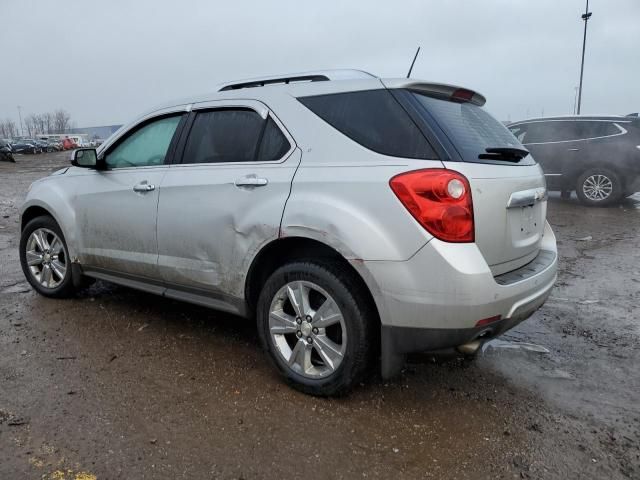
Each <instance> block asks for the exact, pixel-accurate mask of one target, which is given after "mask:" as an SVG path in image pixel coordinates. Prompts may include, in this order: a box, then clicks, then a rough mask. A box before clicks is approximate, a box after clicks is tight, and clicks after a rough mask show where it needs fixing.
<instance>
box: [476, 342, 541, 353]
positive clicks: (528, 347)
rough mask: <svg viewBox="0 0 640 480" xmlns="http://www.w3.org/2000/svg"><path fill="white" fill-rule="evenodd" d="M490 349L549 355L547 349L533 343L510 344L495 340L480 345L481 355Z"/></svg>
mask: <svg viewBox="0 0 640 480" xmlns="http://www.w3.org/2000/svg"><path fill="white" fill-rule="evenodd" d="M490 348H495V349H500V348H505V349H509V350H523V351H525V352H534V353H544V354H548V353H550V352H549V349H548V348H546V347H543V346H542V345H536V344H535V343H525V342H510V341H508V340H500V339H497V338H496V339H494V340H490V341H488V342H486V343H485V344H484V345H482V353H485V351H486V350H488V349H490Z"/></svg>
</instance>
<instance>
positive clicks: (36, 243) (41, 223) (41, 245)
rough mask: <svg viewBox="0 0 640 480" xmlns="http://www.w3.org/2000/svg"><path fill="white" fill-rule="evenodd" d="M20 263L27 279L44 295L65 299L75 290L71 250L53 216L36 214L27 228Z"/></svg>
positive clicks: (22, 239)
mask: <svg viewBox="0 0 640 480" xmlns="http://www.w3.org/2000/svg"><path fill="white" fill-rule="evenodd" d="M20 264H21V265H22V271H23V272H24V275H25V277H26V278H27V281H28V282H29V283H30V284H31V286H32V287H33V288H34V289H35V290H36V291H37V292H38V293H40V294H41V295H44V296H46V297H54V298H64V297H69V296H71V295H72V294H73V293H75V287H74V284H73V279H72V269H71V259H70V258H69V250H68V249H67V244H66V242H65V240H64V235H62V231H61V230H60V227H59V226H58V224H57V223H56V221H55V220H54V219H53V218H51V217H49V216H41V217H36V218H34V219H33V220H31V221H30V222H29V223H28V224H27V226H26V227H25V228H24V230H23V231H22V234H21V237H20Z"/></svg>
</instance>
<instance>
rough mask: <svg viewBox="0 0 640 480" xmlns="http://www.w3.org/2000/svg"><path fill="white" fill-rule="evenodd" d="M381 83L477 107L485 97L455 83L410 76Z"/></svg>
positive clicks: (482, 103) (485, 100)
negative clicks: (428, 81)
mask: <svg viewBox="0 0 640 480" xmlns="http://www.w3.org/2000/svg"><path fill="white" fill-rule="evenodd" d="M381 82H382V84H383V85H384V86H385V87H387V88H390V89H393V88H405V89H408V90H416V91H418V92H421V93H424V94H426V95H430V96H431V95H433V96H434V97H441V98H442V97H444V98H447V99H450V100H455V101H458V102H469V103H473V104H474V105H478V106H479V107H481V106H483V105H484V104H485V103H486V102H487V99H486V98H484V96H483V95H481V94H479V93H478V92H474V91H473V90H469V89H468V88H463V87H457V86H455V85H447V84H446V83H427V82H421V81H419V80H412V79H410V78H402V79H397V80H386V79H385V80H381Z"/></svg>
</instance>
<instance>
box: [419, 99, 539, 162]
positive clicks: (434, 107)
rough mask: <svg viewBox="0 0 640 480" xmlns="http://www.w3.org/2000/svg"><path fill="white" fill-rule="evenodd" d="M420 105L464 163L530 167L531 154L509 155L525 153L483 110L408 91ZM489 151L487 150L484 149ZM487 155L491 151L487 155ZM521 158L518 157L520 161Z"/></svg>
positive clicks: (510, 135)
mask: <svg viewBox="0 0 640 480" xmlns="http://www.w3.org/2000/svg"><path fill="white" fill-rule="evenodd" d="M412 94H413V96H414V97H415V98H416V99H417V100H418V102H419V103H420V105H421V106H422V107H424V109H425V110H426V111H427V112H428V113H429V114H430V115H431V116H432V117H433V119H434V120H435V121H436V123H437V124H438V126H439V127H440V128H441V129H442V130H443V131H444V134H445V135H446V136H447V138H448V139H449V140H450V141H451V143H452V144H453V145H454V147H455V148H456V149H457V150H458V153H460V156H461V157H462V159H463V160H464V161H466V162H476V163H502V162H503V161H508V162H509V163H511V164H514V165H516V164H517V165H532V164H534V163H535V161H534V160H533V157H532V156H531V155H526V153H522V154H520V155H517V156H516V157H513V152H517V151H518V150H526V148H525V147H523V146H522V144H521V143H520V142H519V141H518V139H517V138H516V137H514V136H513V134H512V133H511V132H510V131H509V129H507V127H505V126H504V125H503V124H502V123H500V122H499V121H498V120H496V119H495V118H493V117H492V116H491V114H489V113H488V112H487V111H486V110H485V109H483V108H482V107H479V106H477V105H474V104H472V103H468V102H462V103H461V102H454V101H450V100H445V99H440V98H434V97H431V96H428V95H425V94H422V93H419V92H412ZM487 149H489V150H487ZM488 152H491V153H490V154H488ZM520 157H522V158H520Z"/></svg>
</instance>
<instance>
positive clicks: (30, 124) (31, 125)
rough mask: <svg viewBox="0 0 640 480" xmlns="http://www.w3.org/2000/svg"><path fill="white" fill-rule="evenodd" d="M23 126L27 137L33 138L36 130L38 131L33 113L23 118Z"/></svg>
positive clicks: (36, 120)
mask: <svg viewBox="0 0 640 480" xmlns="http://www.w3.org/2000/svg"><path fill="white" fill-rule="evenodd" d="M24 126H25V127H26V128H27V136H29V137H33V136H35V134H36V130H37V129H38V119H37V117H36V116H35V115H34V114H33V113H32V114H30V115H28V116H27V117H25V119H24Z"/></svg>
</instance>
